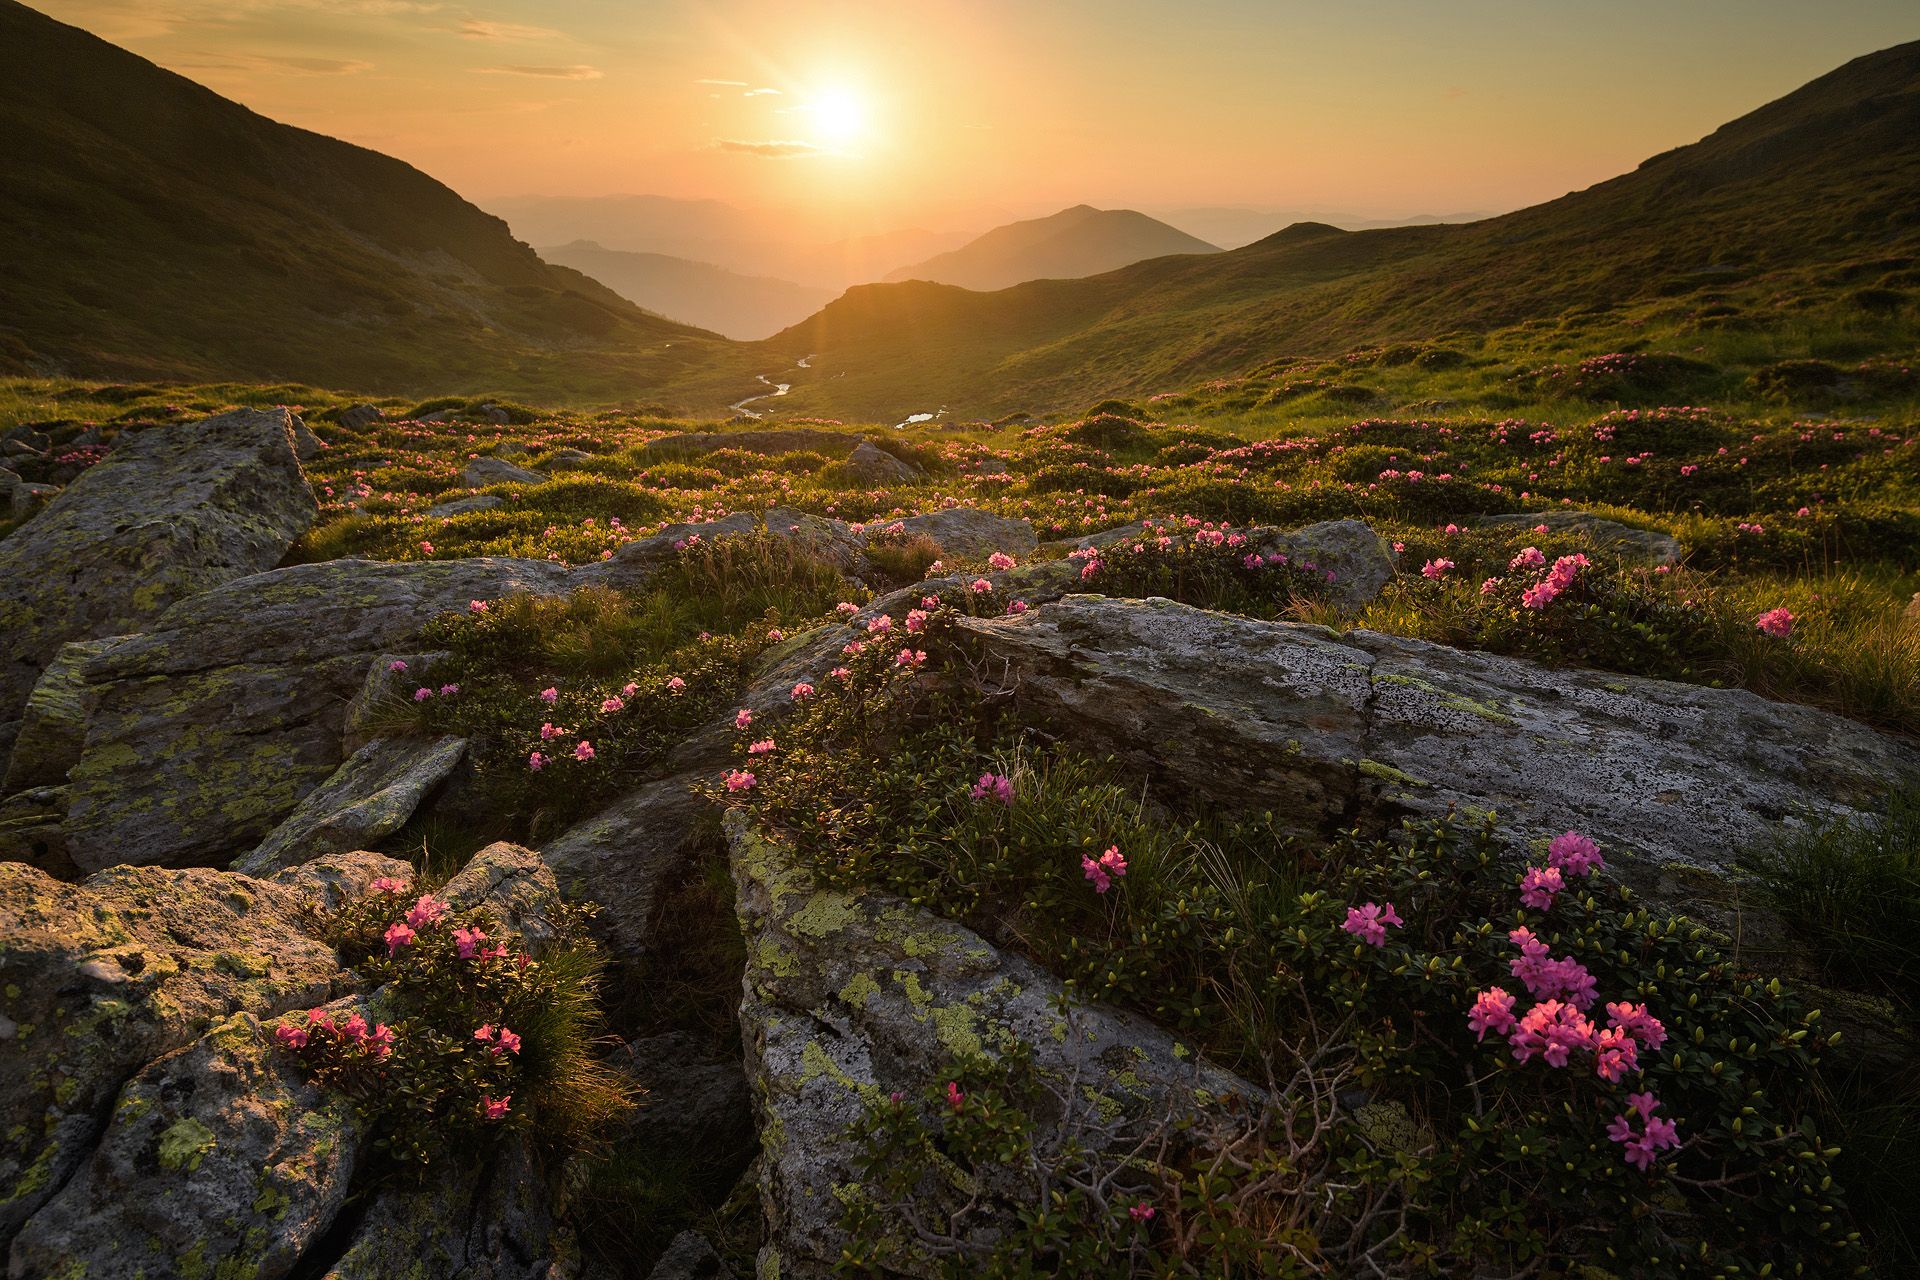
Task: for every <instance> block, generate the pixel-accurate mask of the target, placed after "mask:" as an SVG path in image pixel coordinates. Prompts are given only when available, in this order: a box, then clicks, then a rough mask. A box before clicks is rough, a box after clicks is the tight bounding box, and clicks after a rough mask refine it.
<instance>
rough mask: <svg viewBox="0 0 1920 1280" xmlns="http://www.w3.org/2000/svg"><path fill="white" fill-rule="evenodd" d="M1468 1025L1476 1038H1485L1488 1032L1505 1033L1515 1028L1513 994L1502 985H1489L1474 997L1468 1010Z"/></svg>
mask: <svg viewBox="0 0 1920 1280" xmlns="http://www.w3.org/2000/svg"><path fill="white" fill-rule="evenodd" d="M1467 1027H1468V1028H1469V1029H1470V1030H1472V1031H1473V1033H1474V1037H1473V1038H1474V1039H1476V1040H1485V1039H1486V1038H1487V1032H1489V1031H1491V1032H1493V1033H1494V1034H1495V1035H1505V1034H1506V1033H1507V1032H1509V1031H1511V1030H1512V1029H1513V995H1512V993H1510V992H1508V991H1507V990H1505V989H1504V988H1502V987H1488V988H1487V989H1486V990H1485V991H1482V992H1481V993H1480V994H1479V995H1477V996H1475V997H1474V998H1473V1008H1472V1009H1470V1010H1469V1011H1468V1012H1467Z"/></svg>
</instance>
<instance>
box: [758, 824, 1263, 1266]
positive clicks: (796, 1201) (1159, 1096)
mask: <svg viewBox="0 0 1920 1280" xmlns="http://www.w3.org/2000/svg"><path fill="white" fill-rule="evenodd" d="M727 837H728V843H729V847H730V850H731V857H732V865H733V879H734V884H735V886H736V890H737V895H738V897H737V909H738V913H739V917H740V927H741V931H742V934H743V935H744V937H745V940H746V945H747V971H746V977H745V979H744V982H743V987H744V995H743V998H742V1000H741V1006H740V1022H741V1032H742V1036H743V1038H744V1041H745V1046H746V1047H745V1055H746V1069H747V1078H748V1081H749V1083H750V1084H751V1086H752V1088H753V1094H754V1102H755V1106H756V1109H757V1111H758V1113H759V1127H760V1142H761V1163H760V1196H761V1204H762V1207H763V1209H764V1210H765V1213H766V1217H767V1224H768V1243H767V1245H766V1248H765V1250H764V1251H763V1252H762V1255H761V1258H760V1274H761V1275H763V1276H765V1275H770V1274H773V1275H778V1276H780V1277H781V1278H782V1280H815V1278H817V1277H826V1276H828V1275H832V1274H834V1270H833V1264H834V1262H835V1260H836V1259H837V1258H839V1256H840V1253H841V1250H842V1248H843V1247H844V1245H845V1243H846V1240H845V1236H844V1234H843V1233H842V1232H841V1230H840V1225H839V1223H840V1207H841V1202H840V1199H839V1197H838V1196H837V1195H836V1189H837V1188H838V1187H839V1186H840V1184H842V1183H844V1182H845V1181H846V1180H847V1175H848V1172H849V1170H851V1169H853V1168H854V1167H855V1164H854V1162H855V1159H856V1157H857V1155H858V1152H857V1150H856V1149H855V1147H854V1144H853V1143H852V1142H851V1140H850V1139H849V1138H848V1137H847V1134H846V1130H847V1126H848V1125H849V1124H851V1123H852V1122H854V1121H855V1120H856V1119H858V1118H859V1116H860V1115H861V1113H862V1110H863V1108H864V1107H865V1106H866V1105H868V1104H869V1103H874V1102H883V1101H884V1100H885V1099H886V1098H887V1097H888V1095H889V1094H890V1093H891V1092H894V1091H896V1090H897V1091H900V1092H901V1093H903V1094H907V1095H914V1096H917V1095H918V1093H919V1092H920V1090H922V1089H923V1088H924V1087H925V1086H926V1085H927V1084H928V1082H930V1081H933V1080H937V1079H939V1078H941V1077H940V1075H939V1073H940V1072H941V1071H942V1070H943V1069H944V1068H945V1067H946V1066H947V1064H948V1063H949V1062H950V1061H951V1059H952V1058H953V1056H954V1055H964V1054H971V1053H986V1054H988V1055H998V1054H999V1053H1002V1052H1004V1051H1006V1050H1007V1049H1009V1048H1010V1047H1012V1046H1013V1045H1015V1044H1024V1045H1026V1046H1028V1047H1029V1048H1030V1049H1031V1050H1032V1052H1033V1060H1034V1063H1035V1065H1036V1067H1037V1068H1038V1069H1039V1071H1040V1072H1041V1073H1042V1074H1043V1076H1045V1077H1048V1078H1050V1079H1053V1080H1054V1081H1056V1082H1057V1083H1065V1082H1069V1081H1071V1082H1072V1087H1071V1089H1070V1092H1071V1094H1072V1096H1074V1097H1076V1098H1077V1097H1082V1096H1088V1095H1087V1094H1086V1092H1085V1091H1091V1096H1093V1097H1095V1098H1102V1099H1109V1100H1111V1101H1113V1102H1120V1103H1125V1104H1132V1105H1139V1106H1141V1107H1144V1108H1147V1109H1150V1110H1155V1111H1160V1110H1174V1111H1190V1110H1194V1109H1197V1108H1200V1107H1203V1106H1206V1105H1207V1104H1209V1103H1210V1102H1212V1101H1214V1100H1217V1099H1220V1098H1223V1097H1226V1096H1228V1095H1238V1096H1239V1097H1241V1098H1245V1099H1253V1098H1257V1097H1259V1096H1260V1091H1259V1090H1257V1089H1256V1088H1255V1087H1254V1086H1252V1085H1250V1084H1248V1083H1247V1082H1246V1081H1244V1080H1241V1079H1239V1078H1238V1077H1236V1076H1233V1075H1231V1074H1229V1073H1227V1072H1223V1071H1220V1070H1219V1069H1217V1068H1215V1067H1212V1066H1210V1065H1208V1064H1206V1063H1204V1062H1201V1061H1199V1060H1198V1059H1197V1058H1196V1057H1195V1056H1194V1055H1193V1054H1192V1053H1191V1052H1190V1051H1188V1050H1186V1049H1184V1048H1181V1047H1179V1046H1178V1045H1177V1043H1176V1041H1175V1040H1174V1039H1173V1037H1171V1036H1169V1035H1168V1034H1167V1033H1166V1032H1164V1031H1162V1030H1160V1029H1159V1028H1157V1027H1154V1026H1153V1025H1152V1024H1150V1023H1148V1022H1146V1021H1145V1020H1143V1019H1140V1018H1137V1017H1135V1016H1133V1015H1132V1014H1129V1013H1125V1012H1123V1011H1121V1010H1118V1009H1113V1008H1109V1007H1106V1006H1102V1005H1088V1004H1078V1003H1075V1004H1067V1003H1065V999H1064V997H1065V993H1064V989H1063V988H1062V986H1061V984H1060V982H1059V980H1058V979H1056V978H1054V977H1052V976H1051V975H1050V974H1048V973H1046V972H1045V971H1043V970H1041V969H1039V968H1038V967H1037V966H1035V965H1033V964H1031V963H1029V962H1028V961H1026V960H1024V959H1022V958H1020V957H1018V956H1015V955H1011V954H1008V953H1005V952H1002V951H999V950H997V949H996V948H994V947H993V946H992V945H990V944H989V943H987V942H986V941H985V940H984V939H982V938H981V937H980V936H979V935H977V934H975V933H973V932H972V931H970V930H968V929H965V928H963V927H961V926H959V925H957V924H953V923H952V922H950V921H946V920H942V919H940V918H938V917H937V916H933V915H931V914H929V913H927V912H925V911H922V910H919V909H917V908H914V907H910V906H908V905H907V904H906V903H904V902H901V901H899V900H897V899H893V898H888V897H885V896H882V895H867V896H860V897H854V896H849V895H847V894H843V893H837V892H833V891H829V890H823V889H818V888H816V887H814V886H813V885H812V884H810V883H809V882H808V880H807V878H806V877H805V875H804V874H802V873H801V872H800V871H799V870H798V869H797V868H796V867H795V866H793V865H792V863H791V862H790V861H789V858H788V856H787V854H786V853H785V851H784V850H782V849H781V848H780V846H779V845H777V844H775V843H773V842H770V841H768V840H766V839H764V838H762V837H761V836H760V835H759V834H757V833H756V832H755V831H754V830H753V829H752V828H751V826H750V824H749V822H748V820H747V819H746V815H745V814H743V813H741V812H739V811H735V812H733V813H730V814H729V815H728V816H727ZM1063 1010H1064V1012H1063Z"/></svg>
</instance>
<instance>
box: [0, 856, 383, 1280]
mask: <svg viewBox="0 0 1920 1280" xmlns="http://www.w3.org/2000/svg"><path fill="white" fill-rule="evenodd" d="M406 874H409V872H408V869H407V867H406V865H405V864H404V863H399V862H395V861H394V860H393V859H391V858H383V857H380V856H379V855H377V854H356V855H351V856H349V857H347V858H342V859H336V860H333V861H332V862H330V863H329V864H328V865H327V866H326V867H324V868H319V869H317V870H316V873H315V874H313V875H309V876H303V875H300V874H297V873H295V874H289V875H288V876H286V877H284V878H283V879H282V880H281V881H278V882H268V881H263V880H255V879H250V878H248V877H245V876H237V875H232V874H229V873H225V872H219V871H207V870H186V871H168V870H162V869H159V868H153V867H117V868H115V869H113V870H111V871H106V872H103V873H101V874H100V875H97V876H94V877H92V878H91V879H89V880H87V881H85V882H84V883H82V884H67V883H63V882H61V881H58V880H54V879H52V878H51V877H49V876H47V875H45V874H44V873H42V872H40V871H37V870H34V869H33V868H31V867H26V866H22V865H20V864H18V863H4V864H0V938H4V939H5V940H6V945H5V947H4V949H0V1029H5V1031H6V1034H4V1035H0V1248H3V1247H4V1246H5V1244H6V1242H7V1241H8V1240H9V1239H10V1238H11V1237H12V1236H13V1234H14V1233H15V1232H16V1231H18V1230H19V1228H20V1225H21V1223H23V1222H24V1221H25V1220H26V1219H27V1218H28V1217H29V1216H30V1215H31V1214H32V1213H33V1212H34V1211H35V1210H37V1209H38V1208H39V1207H40V1206H41V1205H42V1204H44V1203H45V1202H46V1201H47V1200H48V1199H49V1198H50V1197H52V1196H53V1195H54V1193H55V1192H57V1191H59V1190H60V1189H61V1188H62V1187H63V1186H65V1185H66V1184H67V1181H68V1179H69V1177H71V1176H72V1175H73V1173H74V1171H75V1170H76V1169H77V1168H78V1167H79V1166H80V1164H81V1162H82V1161H83V1160H84V1159H85V1158H86V1156H87V1154H88V1153H89V1152H90V1151H91V1150H92V1149H93V1147H94V1144H95V1140H96V1138H97V1137H98V1135H99V1133H100V1132H101V1128H102V1126H103V1125H104V1124H105V1123H106V1120H107V1113H108V1110H109V1105H110V1104H111V1102H112V1100H113V1098H114V1095H115V1094H116V1093H117V1092H118V1091H119V1089H120V1087H121V1084H122V1082H124V1081H125V1080H126V1079H127V1078H128V1077H130V1076H131V1075H133V1074H134V1073H135V1072H136V1071H137V1070H139V1069H140V1068H141V1067H143V1066H144V1065H145V1064H147V1063H149V1062H151V1061H153V1060H154V1059H156V1058H159V1057H161V1056H163V1055H165V1054H167V1053H170V1052H172V1051H174V1050H176V1049H179V1048H181V1047H183V1046H185V1045H187V1044H188V1043H190V1042H191V1041H192V1040H193V1039H194V1038H195V1037H196V1036H197V1035H199V1034H200V1032H201V1030H202V1029H203V1028H205V1027H206V1025H207V1024H208V1023H209V1022H211V1021H215V1020H218V1019H221V1018H225V1017H227V1016H228V1015H230V1014H234V1013H246V1014H252V1015H255V1016H257V1017H263V1018H264V1017H271V1016H273V1015H275V1014H277V1013H280V1012H282V1011H284V1010H287V1009H291V1008H295V1007H302V1006H308V1005H313V1004H318V1003H321V1002H323V1001H325V1000H327V999H328V998H329V996H330V994H331V987H332V984H333V982H334V980H335V976H336V973H337V971H338V969H339V965H338V963H337V959H336V957H335V955H334V952H333V949H332V948H331V947H329V946H327V945H326V944H325V943H324V942H321V941H319V940H318V939H316V938H314V937H312V936H310V935H309V934H308V933H307V932H306V930H307V928H308V923H307V922H308V916H307V914H306V912H305V911H304V910H303V903H305V902H307V901H308V900H310V899H315V900H318V899H324V898H326V897H327V896H328V895H329V894H331V893H347V892H358V891H363V890H364V888H365V886H366V885H368V884H370V883H371V882H372V880H373V879H374V878H375V877H376V876H379V875H406ZM128 1119H132V1117H128ZM185 1247H186V1245H185V1243H183V1244H182V1245H181V1249H183V1250H184V1248H185ZM15 1274H20V1273H19V1272H16V1273H15ZM40 1274H50V1273H49V1272H42V1273H40Z"/></svg>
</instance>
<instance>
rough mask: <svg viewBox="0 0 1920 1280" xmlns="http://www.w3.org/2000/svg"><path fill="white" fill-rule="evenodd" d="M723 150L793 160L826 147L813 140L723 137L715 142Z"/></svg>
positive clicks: (818, 152)
mask: <svg viewBox="0 0 1920 1280" xmlns="http://www.w3.org/2000/svg"><path fill="white" fill-rule="evenodd" d="M713 145H714V146H716V147H718V148H719V149H720V150H722V151H737V152H740V153H741V154H743V155H750V156H768V157H771V158H772V159H776V160H791V159H795V158H797V157H800V156H815V155H819V154H821V153H822V152H823V151H824V150H825V148H824V147H816V146H814V145H813V144H812V143H811V142H791V141H781V140H779V139H773V140H770V141H767V142H742V141H740V140H739V139H737V138H722V139H720V140H719V141H718V142H716V143H714V144H713Z"/></svg>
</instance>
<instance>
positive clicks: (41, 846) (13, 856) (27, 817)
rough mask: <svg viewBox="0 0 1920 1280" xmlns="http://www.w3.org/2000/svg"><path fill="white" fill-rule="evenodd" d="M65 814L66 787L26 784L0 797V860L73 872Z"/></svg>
mask: <svg viewBox="0 0 1920 1280" xmlns="http://www.w3.org/2000/svg"><path fill="white" fill-rule="evenodd" d="M66 817H67V789H66V788H65V787H28V788H27V789H26V790H24V791H16V792H14V793H13V794H12V795H10V796H7V797H6V798H5V799H0V862H24V863H26V864H27V865H28V866H30V867H38V868H39V869H40V870H42V871H45V872H47V873H49V874H51V875H56V876H61V877H70V876H72V875H74V874H75V868H74V865H73V859H72V858H71V857H69V856H68V854H67V836H66V832H65V831H64V830H62V827H61V824H62V823H64V822H65V821H66Z"/></svg>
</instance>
